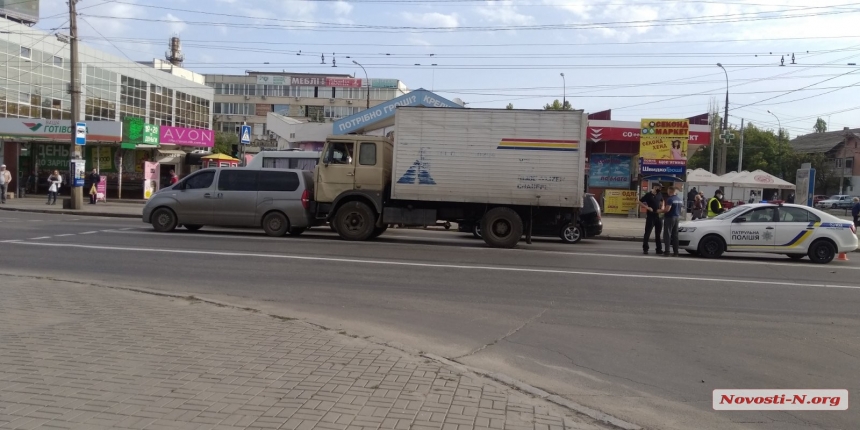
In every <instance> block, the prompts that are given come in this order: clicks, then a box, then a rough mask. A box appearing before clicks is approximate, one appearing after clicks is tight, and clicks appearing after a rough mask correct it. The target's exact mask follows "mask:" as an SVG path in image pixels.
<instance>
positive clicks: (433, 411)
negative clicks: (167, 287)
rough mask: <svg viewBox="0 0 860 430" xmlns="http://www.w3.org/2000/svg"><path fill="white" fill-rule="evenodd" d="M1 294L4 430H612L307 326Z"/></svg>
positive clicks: (184, 303) (14, 280) (109, 300)
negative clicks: (123, 429)
mask: <svg viewBox="0 0 860 430" xmlns="http://www.w3.org/2000/svg"><path fill="white" fill-rule="evenodd" d="M0 294H2V296H3V300H0V369H2V370H0V428H3V429H32V428H76V429H101V428H129V429H162V428H182V429H195V428H199V429H236V428H280V429H289V430H309V429H316V428H319V429H325V430H378V429H395V430H431V429H440V430H472V429H500V430H501V429H505V430H507V429H511V430H526V429H535V430H567V429H599V428H606V427H603V426H600V425H599V424H598V423H596V422H595V421H594V420H592V419H591V418H588V417H585V416H582V415H578V414H576V413H574V412H573V411H571V410H568V409H565V408H562V407H560V406H557V405H555V404H552V403H548V402H546V401H544V400H540V399H535V398H532V397H529V396H527V395H525V394H522V393H520V392H517V391H514V390H512V389H509V388H507V387H505V386H503V385H501V384H499V383H496V382H494V381H491V380H489V379H485V378H483V377H480V376H477V375H474V374H472V373H469V372H467V371H464V370H462V369H459V368H457V367H452V366H448V365H445V364H442V363H439V362H437V361H432V360H429V359H426V358H422V357H418V356H410V355H408V354H406V353H403V352H401V351H399V350H395V349H392V348H388V347H384V346H380V345H378V344H374V343H370V342H368V341H366V340H363V339H356V338H352V337H349V336H346V335H341V334H336V333H333V332H331V331H326V330H324V329H321V328H318V327H315V326H313V325H310V324H308V323H305V322H301V321H295V320H288V319H283V318H275V317H272V316H267V315H263V314H260V313H255V312H253V311H249V310H240V309H236V308H232V307H224V306H216V305H213V304H210V303H206V302H202V301H199V300H196V299H194V298H171V297H162V296H155V295H150V294H143V293H137V292H131V291H126V290H117V289H110V288H106V287H99V286H92V285H82V284H76V283H67V282H59V281H49V280H44V279H32V278H21V277H14V276H7V275H0Z"/></svg>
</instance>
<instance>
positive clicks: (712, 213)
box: [708, 197, 723, 218]
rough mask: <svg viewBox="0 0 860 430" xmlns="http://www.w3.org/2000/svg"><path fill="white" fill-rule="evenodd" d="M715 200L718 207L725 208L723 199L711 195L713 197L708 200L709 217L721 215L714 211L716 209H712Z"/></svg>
mask: <svg viewBox="0 0 860 430" xmlns="http://www.w3.org/2000/svg"><path fill="white" fill-rule="evenodd" d="M714 201H716V202H717V207H718V208H720V209H722V208H723V202H721V201H720V199H718V198H716V197H711V198H710V199H709V200H708V218H713V217H715V216H717V215H719V214H718V213H716V212H714V211H712V210H711V203H713V202H714Z"/></svg>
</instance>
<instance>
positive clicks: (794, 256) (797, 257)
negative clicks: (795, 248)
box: [785, 254, 806, 261]
mask: <svg viewBox="0 0 860 430" xmlns="http://www.w3.org/2000/svg"><path fill="white" fill-rule="evenodd" d="M785 255H787V256H788V258H790V259H792V260H795V261H797V260H803V257H806V255H805V254H785Z"/></svg>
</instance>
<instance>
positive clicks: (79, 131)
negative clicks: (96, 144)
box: [75, 122, 87, 146]
mask: <svg viewBox="0 0 860 430" xmlns="http://www.w3.org/2000/svg"><path fill="white" fill-rule="evenodd" d="M86 144H87V123H85V122H79V123H77V124H76V127H75V145H78V146H84V145H86Z"/></svg>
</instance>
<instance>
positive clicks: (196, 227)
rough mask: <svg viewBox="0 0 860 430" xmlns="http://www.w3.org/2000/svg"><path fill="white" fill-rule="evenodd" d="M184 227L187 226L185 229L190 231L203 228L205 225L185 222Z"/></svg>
mask: <svg viewBox="0 0 860 430" xmlns="http://www.w3.org/2000/svg"><path fill="white" fill-rule="evenodd" d="M183 227H185V229H186V230H188V231H197V230H200V229H201V228H203V226H202V225H199V224H191V225H188V224H185V225H184V226H183Z"/></svg>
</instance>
